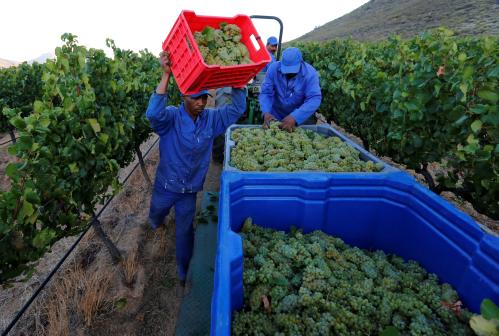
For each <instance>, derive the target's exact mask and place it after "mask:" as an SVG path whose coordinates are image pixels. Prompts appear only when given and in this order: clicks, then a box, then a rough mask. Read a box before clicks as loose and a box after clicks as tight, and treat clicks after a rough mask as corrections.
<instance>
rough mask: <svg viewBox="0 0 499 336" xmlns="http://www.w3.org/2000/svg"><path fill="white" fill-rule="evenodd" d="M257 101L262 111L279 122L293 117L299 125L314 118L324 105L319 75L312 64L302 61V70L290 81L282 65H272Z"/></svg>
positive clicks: (277, 63)
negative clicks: (313, 115)
mask: <svg viewBox="0 0 499 336" xmlns="http://www.w3.org/2000/svg"><path fill="white" fill-rule="evenodd" d="M258 99H259V101H260V107H261V109H262V112H265V113H271V114H272V115H273V116H274V117H276V119H277V120H282V119H284V118H285V117H286V116H288V115H289V114H291V115H292V116H293V117H294V118H295V120H296V123H297V124H298V125H300V124H302V123H303V122H304V121H306V120H307V119H308V118H309V117H310V116H312V114H314V112H315V111H317V109H318V108H319V106H320V104H321V100H322V94H321V88H320V86H319V75H318V74H317V71H316V70H315V69H314V68H313V67H312V66H311V65H310V64H308V63H306V62H303V61H302V62H301V67H300V71H299V72H298V73H297V74H296V76H295V77H294V78H291V79H289V80H288V79H287V78H286V75H285V74H283V73H282V72H281V62H275V63H272V64H271V65H270V67H269V69H268V71H267V74H266V75H265V79H264V81H263V84H262V87H261V91H260V96H259V97H258Z"/></svg>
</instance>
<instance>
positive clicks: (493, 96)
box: [478, 90, 499, 104]
mask: <svg viewBox="0 0 499 336" xmlns="http://www.w3.org/2000/svg"><path fill="white" fill-rule="evenodd" d="M478 97H480V98H482V99H484V100H488V101H490V102H492V103H494V104H495V103H497V100H498V99H499V94H498V93H497V92H492V91H489V90H480V91H478Z"/></svg>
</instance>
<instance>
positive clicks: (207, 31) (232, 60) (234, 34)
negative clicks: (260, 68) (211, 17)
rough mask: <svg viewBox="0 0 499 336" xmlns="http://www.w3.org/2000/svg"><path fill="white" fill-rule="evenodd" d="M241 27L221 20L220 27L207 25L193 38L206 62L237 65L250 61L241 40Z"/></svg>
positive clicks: (246, 49)
mask: <svg viewBox="0 0 499 336" xmlns="http://www.w3.org/2000/svg"><path fill="white" fill-rule="evenodd" d="M241 37H242V36H241V29H240V28H239V27H238V26H237V25H235V24H227V23H224V22H222V23H221V24H220V29H215V28H213V27H210V26H207V27H206V28H204V29H203V31H199V32H195V33H194V38H195V40H196V43H197V45H198V47H199V51H200V52H201V55H203V59H204V61H205V62H206V64H210V65H213V64H216V65H224V66H227V65H237V64H248V63H251V59H250V55H249V51H248V48H246V46H245V45H244V44H243V43H242V42H241Z"/></svg>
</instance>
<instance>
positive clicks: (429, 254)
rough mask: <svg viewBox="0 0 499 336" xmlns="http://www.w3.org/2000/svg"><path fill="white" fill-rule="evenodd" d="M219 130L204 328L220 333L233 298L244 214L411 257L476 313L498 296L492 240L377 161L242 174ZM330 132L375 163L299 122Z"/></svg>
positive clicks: (237, 294) (237, 303) (238, 293)
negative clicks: (219, 167)
mask: <svg viewBox="0 0 499 336" xmlns="http://www.w3.org/2000/svg"><path fill="white" fill-rule="evenodd" d="M240 127H260V126H255V125H253V126H247V125H246V126H242V125H234V126H232V127H230V128H229V129H228V131H227V133H226V141H225V143H226V152H225V163H224V171H223V174H222V182H221V190H220V204H219V222H218V224H219V227H218V246H217V257H216V264H215V286H214V290H213V296H212V307H211V309H212V310H211V335H217V336H219V335H224V336H225V335H230V331H231V320H232V312H233V311H234V310H238V309H240V308H242V305H243V298H244V292H243V271H244V270H243V247H242V240H241V237H240V236H239V234H238V232H239V230H240V229H241V225H242V223H243V222H244V220H245V219H246V218H247V217H252V219H253V222H254V223H256V224H258V225H260V226H263V227H267V228H273V229H276V230H284V231H288V230H289V228H290V226H292V225H293V226H295V227H298V228H300V229H302V230H303V231H304V232H305V233H308V232H311V231H314V230H321V231H323V232H325V233H326V234H329V235H333V236H335V237H338V238H341V239H342V240H344V241H345V243H347V244H350V245H352V246H357V247H359V248H364V249H381V250H383V251H385V252H386V253H394V254H397V255H399V256H401V257H403V258H404V259H406V260H408V259H411V260H415V261H417V262H419V263H420V264H421V265H422V266H423V267H424V268H425V269H426V270H427V271H429V272H432V273H435V274H437V275H438V277H439V278H440V279H441V280H442V281H444V282H447V283H449V284H451V285H452V286H453V287H454V288H455V289H456V290H457V292H458V293H459V295H460V297H461V299H462V301H463V303H464V304H465V306H466V307H468V308H469V309H470V310H471V311H473V312H479V310H480V303H481V301H482V300H483V299H484V298H489V299H492V301H495V302H498V301H499V238H498V237H495V236H492V235H491V234H488V233H485V232H484V231H482V229H481V228H480V227H479V225H478V224H477V223H476V222H474V221H473V220H472V219H471V218H470V217H469V216H468V215H466V214H464V213H462V212H461V211H459V210H458V209H456V208H455V207H454V206H453V205H451V204H449V203H448V202H447V201H445V200H444V199H442V198H441V197H439V196H437V195H435V194H434V193H432V192H431V191H429V190H428V189H427V188H425V187H424V186H422V185H420V184H419V183H418V182H416V181H415V180H414V178H413V177H411V176H409V175H408V174H406V173H404V172H402V171H400V170H398V169H395V168H393V167H391V166H389V165H387V164H384V168H383V170H382V171H380V172H369V173H353V172H352V173H325V172H289V173H283V172H243V171H240V170H239V169H237V168H236V167H232V166H231V164H230V155H231V149H232V148H233V147H234V145H235V143H234V142H233V141H232V139H231V134H232V132H233V131H234V130H235V129H237V128H240ZM304 127H305V128H308V129H312V130H314V131H316V132H318V133H320V134H322V135H325V136H337V137H339V138H340V139H342V140H343V141H344V142H346V143H347V144H349V145H350V146H352V147H354V148H355V149H356V150H358V151H359V152H360V157H361V159H362V160H371V161H374V162H381V161H380V160H379V159H378V158H376V157H375V156H373V155H372V154H370V153H369V152H367V151H365V150H364V149H363V148H361V147H360V146H358V145H356V144H355V143H353V142H351V141H350V140H349V139H348V138H347V137H345V136H344V135H343V134H341V133H339V132H337V131H336V130H334V129H333V128H332V127H330V126H304Z"/></svg>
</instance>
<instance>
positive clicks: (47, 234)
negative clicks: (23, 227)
mask: <svg viewBox="0 0 499 336" xmlns="http://www.w3.org/2000/svg"><path fill="white" fill-rule="evenodd" d="M55 237H56V232H55V231H54V230H52V229H49V228H46V229H43V230H41V231H40V232H38V233H37V234H36V236H35V237H34V238H33V242H32V243H33V246H34V247H36V248H38V249H43V248H45V247H46V246H47V245H49V244H50V242H51V240H52V239H54V238H55Z"/></svg>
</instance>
